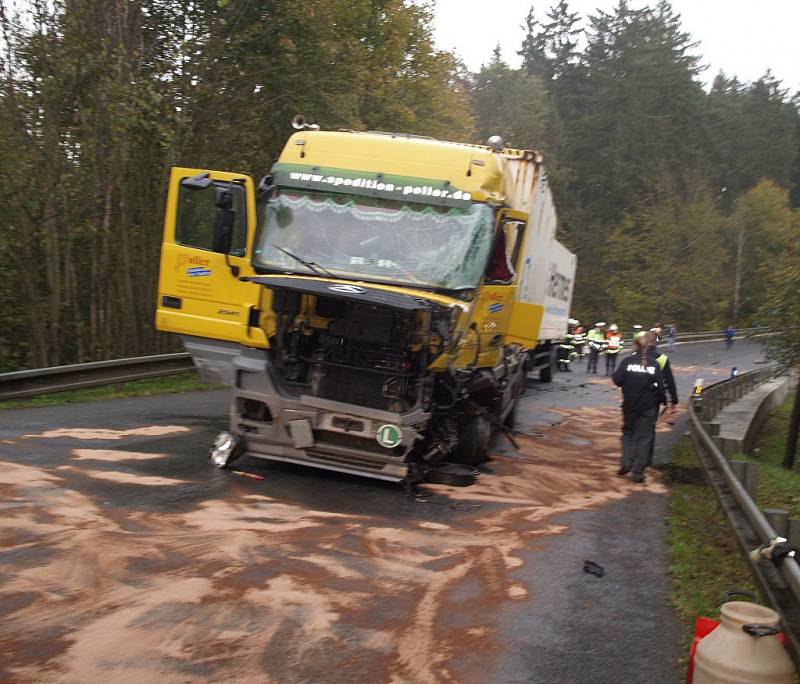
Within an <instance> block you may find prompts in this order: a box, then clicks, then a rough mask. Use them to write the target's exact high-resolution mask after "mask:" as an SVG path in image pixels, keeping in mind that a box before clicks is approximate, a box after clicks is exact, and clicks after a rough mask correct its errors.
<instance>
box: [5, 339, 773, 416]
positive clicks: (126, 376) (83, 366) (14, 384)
mask: <svg viewBox="0 0 800 684" xmlns="http://www.w3.org/2000/svg"><path fill="white" fill-rule="evenodd" d="M721 334H722V333H721V332H720V331H719V330H708V331H701V332H687V333H680V334H679V335H678V344H681V343H682V342H701V341H704V340H711V339H720V335H721ZM736 334H737V336H738V337H741V338H744V337H760V336H762V335H769V334H774V332H771V329H770V328H764V327H761V328H743V329H742V330H738V331H737V333H736ZM192 368H194V365H193V364H192V361H191V356H190V355H189V354H187V353H179V354H160V355H157V356H139V357H134V358H128V359H115V360H112V361H94V362H92V363H79V364H74V365H71V366H52V367H50V368H36V369H33V370H24V371H15V372H12V373H0V401H8V400H11V399H28V398H30V397H35V396H37V395H40V394H48V393H51V392H66V391H69V390H77V389H85V388H87V387H99V386H101V385H113V384H117V383H121V382H130V381H132V380H146V379H148V378H160V377H163V376H166V375H173V374H175V373H183V372H185V371H187V370H191V369H192Z"/></svg>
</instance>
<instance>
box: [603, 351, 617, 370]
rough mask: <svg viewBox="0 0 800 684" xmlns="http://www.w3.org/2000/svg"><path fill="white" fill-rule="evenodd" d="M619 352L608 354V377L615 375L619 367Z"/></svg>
mask: <svg viewBox="0 0 800 684" xmlns="http://www.w3.org/2000/svg"><path fill="white" fill-rule="evenodd" d="M618 353H619V352H606V375H613V374H614V369H615V368H616V367H617V354H618Z"/></svg>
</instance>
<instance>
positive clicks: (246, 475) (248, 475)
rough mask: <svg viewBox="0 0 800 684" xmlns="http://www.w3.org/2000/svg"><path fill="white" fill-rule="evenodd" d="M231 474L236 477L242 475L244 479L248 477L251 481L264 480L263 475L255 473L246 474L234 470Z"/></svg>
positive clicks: (242, 471)
mask: <svg viewBox="0 0 800 684" xmlns="http://www.w3.org/2000/svg"><path fill="white" fill-rule="evenodd" d="M233 472H234V473H236V474H237V475H243V476H244V477H249V478H251V479H253V480H263V479H264V476H263V475H256V474H255V473H246V472H245V471H244V470H234V471H233Z"/></svg>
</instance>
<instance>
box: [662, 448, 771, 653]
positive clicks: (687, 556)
mask: <svg viewBox="0 0 800 684" xmlns="http://www.w3.org/2000/svg"><path fill="white" fill-rule="evenodd" d="M665 475H666V480H667V483H668V484H669V486H670V490H671V491H670V503H669V514H668V517H667V523H668V525H669V545H670V554H671V574H672V587H671V592H670V594H671V595H670V598H671V602H672V605H673V607H674V608H675V610H676V612H677V614H678V616H679V617H680V619H681V621H682V622H683V623H684V625H685V628H686V631H685V634H686V649H685V652H686V653H687V655H688V650H689V645H690V643H691V640H692V638H693V636H694V621H695V618H697V617H698V616H701V615H704V616H706V617H713V618H716V617H717V616H718V614H719V606H720V604H721V603H722V597H723V594H724V593H725V592H726V591H731V590H733V589H740V590H744V591H751V592H754V593H757V592H756V591H755V585H754V583H753V580H752V579H751V577H750V572H749V571H748V569H747V565H746V564H745V562H744V560H743V559H742V558H741V555H740V552H739V547H738V546H737V544H736V540H735V538H734V536H733V531H732V530H731V528H730V526H729V525H728V521H727V519H726V518H725V516H724V515H723V514H722V511H720V509H719V507H718V506H717V505H716V500H715V498H714V492H713V490H712V489H711V487H710V486H709V485H708V484H707V483H706V480H705V477H704V475H703V471H702V467H701V465H700V461H699V459H698V457H697V454H696V453H695V451H694V448H693V446H692V442H691V440H690V439H689V438H688V437H685V438H684V439H683V440H681V442H680V443H679V444H678V446H677V447H676V448H675V450H674V452H673V454H672V462H671V463H670V464H669V465H668V466H667V467H666V469H665Z"/></svg>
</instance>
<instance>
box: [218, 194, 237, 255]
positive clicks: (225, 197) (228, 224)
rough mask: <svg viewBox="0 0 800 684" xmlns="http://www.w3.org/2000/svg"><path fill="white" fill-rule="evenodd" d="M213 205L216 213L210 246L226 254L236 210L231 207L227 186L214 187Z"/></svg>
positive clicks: (231, 197)
mask: <svg viewBox="0 0 800 684" xmlns="http://www.w3.org/2000/svg"><path fill="white" fill-rule="evenodd" d="M214 193H215V194H214V205H215V206H216V207H217V215H216V217H215V219H214V236H213V243H212V247H213V249H214V251H215V252H220V253H221V254H227V253H228V252H229V251H230V249H231V240H232V238H233V222H234V220H235V219H236V211H235V210H234V208H233V193H232V192H231V190H230V189H229V188H224V187H216V188H214Z"/></svg>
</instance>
